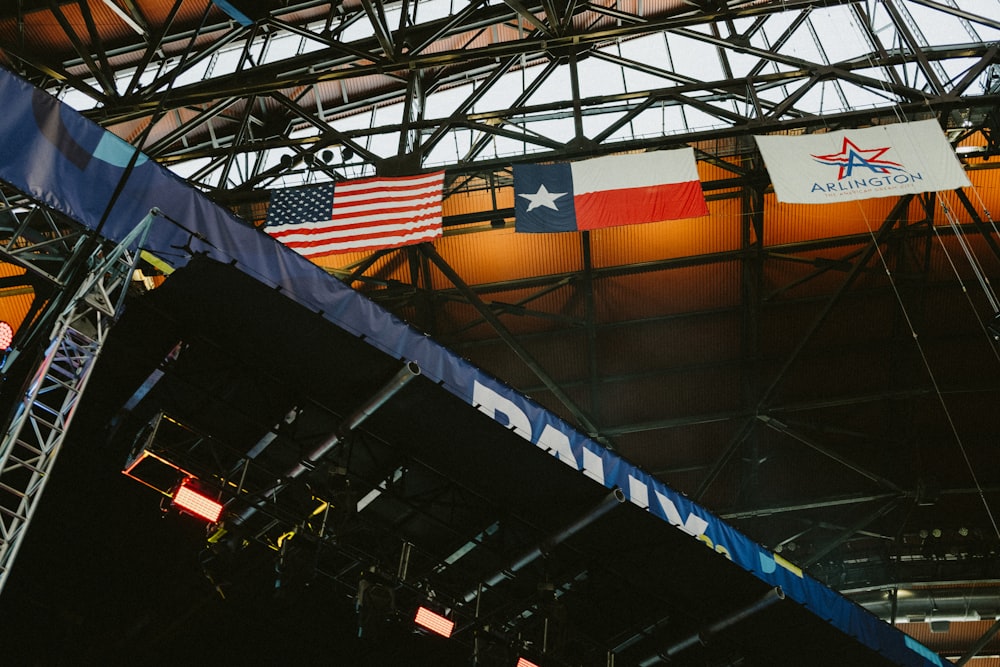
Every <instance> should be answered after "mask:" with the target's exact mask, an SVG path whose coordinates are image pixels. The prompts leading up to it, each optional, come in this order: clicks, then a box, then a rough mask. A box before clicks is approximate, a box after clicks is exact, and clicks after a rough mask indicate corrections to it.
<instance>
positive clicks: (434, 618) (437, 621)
mask: <svg viewBox="0 0 1000 667" xmlns="http://www.w3.org/2000/svg"><path fill="white" fill-rule="evenodd" d="M413 622H414V623H416V624H417V625H419V626H420V627H422V628H425V629H427V630H430V631H431V632H433V633H435V634H439V635H441V636H442V637H451V631H452V630H453V629H454V628H455V622H454V621H452V620H450V619H448V618H445V617H444V616H442V615H441V614H436V613H434V612H433V611H431V610H430V609H428V608H427V607H417V615H416V616H415V617H414V618H413Z"/></svg>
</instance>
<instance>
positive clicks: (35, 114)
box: [0, 69, 944, 667]
mask: <svg viewBox="0 0 1000 667" xmlns="http://www.w3.org/2000/svg"><path fill="white" fill-rule="evenodd" d="M0 99H3V100H4V103H5V107H6V108H5V110H4V111H5V113H4V114H2V115H0V179H3V180H4V181H6V182H8V183H10V184H11V185H13V186H14V187H16V188H18V189H19V190H21V191H23V192H24V193H25V194H28V195H30V196H32V197H34V198H35V199H37V200H38V201H40V202H42V203H44V204H46V205H48V206H50V207H52V208H54V209H56V210H58V211H61V212H63V213H65V214H66V215H67V216H69V217H70V218H72V219H74V220H76V221H78V222H79V223H81V224H83V225H84V226H86V227H88V228H90V229H93V230H98V229H99V230H100V233H101V234H102V235H103V236H104V237H106V238H108V239H111V240H113V241H121V240H122V239H123V238H124V237H125V236H126V235H127V234H128V232H129V231H131V229H132V228H133V227H135V225H137V224H138V223H139V222H140V221H141V220H142V219H143V218H144V217H145V216H146V215H147V214H148V213H149V212H150V211H153V210H157V211H159V212H160V215H159V216H157V218H156V219H155V220H154V222H153V226H152V228H151V230H150V234H149V237H148V239H147V245H146V248H145V249H146V250H147V251H149V252H151V253H152V254H154V255H156V256H157V257H159V258H160V259H161V260H162V261H164V262H166V263H168V264H169V265H171V266H173V267H174V268H180V267H181V266H183V265H184V264H186V263H187V262H188V261H189V260H190V258H191V257H192V256H193V255H195V254H204V255H208V256H209V257H211V258H213V259H216V260H218V261H220V262H223V263H226V264H234V265H235V266H236V267H237V268H239V269H241V270H242V271H244V272H245V273H247V274H248V275H251V276H253V277H254V278H256V279H258V280H260V281H261V282H263V283H264V284H267V285H271V286H272V287H274V288H276V289H279V290H281V291H282V292H284V293H285V294H286V295H287V296H288V297H289V298H291V299H293V300H294V301H296V302H298V303H299V304H301V305H303V306H305V307H307V308H309V309H311V310H313V311H315V312H318V313H320V314H322V315H323V316H324V317H325V318H326V319H328V320H329V321H330V322H333V323H334V324H336V325H337V326H339V327H341V328H342V329H344V330H346V331H350V332H352V333H354V334H355V335H357V336H360V337H363V338H365V339H366V340H367V341H368V342H369V343H370V344H371V345H373V346H374V347H376V348H378V349H380V350H382V351H384V352H385V353H387V354H389V355H391V356H393V357H394V358H396V359H399V360H402V361H415V362H416V363H417V364H419V365H420V368H421V372H422V374H423V375H425V376H427V377H428V378H430V379H431V380H432V381H434V382H437V383H439V384H441V385H442V386H443V387H444V388H445V389H447V390H448V391H449V392H451V393H453V394H454V395H456V396H458V397H459V398H461V399H462V400H463V401H465V402H466V403H468V404H469V405H471V406H474V407H475V408H476V409H478V410H480V411H482V412H483V413H485V414H486V415H488V416H490V417H491V418H493V419H494V420H496V421H497V422H498V423H500V424H502V425H503V426H505V427H508V428H510V429H512V430H514V431H515V432H516V433H517V434H518V435H520V436H521V437H522V438H524V439H525V440H527V441H529V442H531V443H532V444H534V445H536V446H537V447H539V448H540V449H542V450H544V451H546V452H548V453H550V454H551V455H552V456H555V457H557V458H558V460H560V461H561V462H562V463H564V464H566V465H567V466H569V467H571V468H573V469H574V470H576V471H578V472H579V473H580V474H583V475H586V476H588V477H590V478H591V479H593V480H594V481H595V482H596V483H600V484H603V485H604V486H605V487H607V488H609V489H611V488H616V487H617V488H620V489H621V490H622V491H623V492H624V493H625V495H626V496H627V497H628V499H629V501H630V502H632V503H634V504H635V505H637V506H639V507H641V508H643V509H645V510H647V511H649V512H650V513H651V514H654V515H655V516H657V517H659V518H660V519H662V520H663V521H665V522H667V523H668V524H670V525H671V526H674V527H675V528H676V529H677V530H681V531H683V532H685V533H686V534H688V535H690V537H691V539H695V540H699V541H701V542H702V543H704V545H705V548H706V549H707V550H709V551H710V552H711V553H706V558H728V559H730V560H732V561H733V562H734V563H736V564H737V565H739V566H740V567H742V568H743V569H745V570H746V571H747V572H750V573H752V574H753V575H755V576H756V577H758V578H759V579H761V580H763V581H765V582H767V583H768V584H770V585H772V586H781V587H782V589H783V590H784V591H785V595H786V597H788V598H791V599H793V600H795V601H797V602H798V603H800V604H802V605H803V606H804V607H806V608H807V609H809V610H811V611H812V612H813V613H815V614H816V615H817V616H818V617H820V618H822V619H824V620H826V621H827V622H829V623H830V624H832V625H833V626H835V627H836V628H838V629H839V630H841V631H842V632H844V633H846V634H848V635H850V636H852V637H854V638H855V639H857V641H859V642H860V643H862V644H864V645H866V646H868V647H870V648H872V649H873V650H876V651H878V652H879V653H880V654H882V655H883V656H885V657H886V658H887V659H889V660H891V661H893V662H895V663H896V664H898V665H901V666H902V667H928V666H930V665H934V666H935V667H942V666H943V664H944V663H943V662H942V660H941V658H939V657H938V656H937V655H936V654H934V653H933V652H932V651H930V650H929V649H927V648H926V647H924V646H923V645H921V644H919V643H918V642H916V641H914V640H912V639H911V638H910V637H908V636H907V635H905V634H904V633H902V632H901V631H899V630H898V629H896V628H894V627H892V626H891V625H889V624H887V623H885V622H883V621H881V620H880V619H878V618H877V617H876V616H874V615H873V614H871V613H869V612H868V611H867V610H865V609H863V608H861V607H860V606H858V605H856V604H854V603H852V602H850V601H849V600H848V599H847V598H845V597H843V596H841V595H840V594H838V593H836V592H835V591H833V590H832V589H830V588H828V587H827V586H825V585H823V584H822V583H820V582H819V581H818V580H816V579H813V578H811V577H810V576H809V575H807V574H805V573H803V572H802V570H800V569H799V568H798V567H796V566H795V565H793V564H792V563H790V562H788V561H786V560H785V559H783V558H782V557H781V556H780V555H778V554H775V553H772V552H771V551H769V550H767V549H765V548H764V547H762V546H760V545H759V544H757V543H755V542H753V541H752V540H750V539H749V538H748V537H746V536H745V535H743V534H742V533H740V532H739V531H737V530H736V529H735V528H733V527H732V526H729V525H727V524H726V523H724V522H723V521H722V520H721V519H719V518H718V517H716V516H715V515H713V514H712V513H711V512H709V511H707V510H706V509H705V508H703V507H701V506H699V505H698V504H696V503H694V502H692V501H690V500H689V499H688V498H686V497H685V496H683V495H682V494H680V493H678V492H677V491H674V490H673V489H671V488H669V487H668V486H667V485H665V484H664V483H663V482H661V481H660V480H658V479H656V478H654V477H653V476H652V475H650V474H649V473H647V472H645V471H643V470H641V469H639V468H638V467H636V466H635V465H633V464H631V463H629V462H628V461H626V460H624V459H622V458H621V457H619V456H618V455H617V454H615V453H613V452H611V451H609V450H607V449H606V448H605V447H603V446H602V445H600V444H599V443H597V442H595V441H594V440H591V439H590V438H588V437H587V436H585V435H583V434H582V433H580V432H579V431H577V430H576V429H575V428H573V427H572V426H570V425H569V424H568V423H566V422H564V421H563V420H561V419H560V418H559V417H557V416H555V415H553V414H552V413H550V412H549V411H548V410H546V409H545V408H543V407H541V406H540V405H538V404H537V403H535V402H534V401H532V400H531V399H529V398H526V397H525V396H523V395H521V394H520V393H518V392H517V391H515V390H514V389H512V388H510V387H508V386H507V385H505V384H503V383H502V382H500V381H498V380H497V379H496V378H493V377H492V376H490V375H488V374H486V373H484V372H482V371H481V370H479V369H478V368H476V367H474V366H472V365H471V364H469V363H468V362H467V361H465V360H464V359H462V358H461V357H460V356H458V355H456V354H455V353H453V352H451V351H450V350H448V349H447V348H445V347H442V346H441V345H439V344H437V343H436V342H434V341H433V340H431V339H430V338H428V337H427V336H426V335H425V334H423V333H421V332H420V331H418V330H416V329H414V328H412V327H411V326H409V325H408V324H406V323H405V322H403V321H402V320H399V319H398V318H396V317H395V316H393V315H391V314H390V313H388V312H386V311H385V310H383V309H382V308H381V307H379V306H377V305H376V304H375V303H373V302H372V301H370V300H369V299H367V298H366V297H364V296H363V295H361V294H359V293H358V292H355V291H354V290H353V289H351V288H350V287H348V286H346V285H344V284H343V283H341V282H340V281H338V280H336V279H334V278H333V277H331V276H330V275H328V274H327V273H326V272H325V271H323V270H322V269H321V268H319V267H318V266H316V265H315V264H313V263H312V262H310V261H309V260H307V259H305V258H304V257H302V256H301V255H299V254H298V253H296V252H294V251H292V250H289V249H288V248H286V247H285V246H283V245H281V244H280V243H278V242H277V241H275V240H274V239H272V238H271V237H269V236H268V235H267V234H265V233H263V232H261V231H259V230H257V229H255V228H253V227H251V226H250V225H248V224H247V223H245V222H244V221H242V220H240V219H239V218H237V217H236V216H234V215H233V214H232V213H231V212H230V211H228V210H227V209H225V208H223V207H221V206H219V205H217V204H215V203H214V202H212V201H211V200H210V199H208V198H207V197H206V196H204V195H203V194H202V193H200V192H199V191H197V190H196V189H194V188H192V187H190V186H189V185H188V184H187V183H185V182H184V181H182V180H181V179H179V178H178V177H176V176H175V175H174V174H172V173H171V172H170V171H168V170H167V169H165V168H163V167H162V166H160V165H159V164H157V163H156V162H154V161H153V160H149V159H147V158H146V157H145V156H142V155H139V156H136V155H135V149H134V148H133V147H132V146H131V145H129V144H128V143H126V142H124V141H123V140H121V139H119V138H118V137H116V136H114V135H113V134H111V133H110V132H107V131H105V130H104V129H103V128H101V127H99V126H98V125H96V124H94V123H92V122H90V121H89V120H87V119H85V118H84V117H83V116H81V115H80V114H78V113H77V112H75V111H73V110H72V109H70V108H69V107H66V106H65V105H63V104H61V103H60V102H58V101H57V100H55V99H54V98H52V97H51V96H49V95H48V94H46V93H44V92H41V91H39V90H37V89H35V88H33V87H32V86H31V85H29V84H28V83H26V82H24V81H23V80H21V79H19V78H18V77H16V76H15V75H13V74H11V73H10V72H8V71H6V70H2V69H0ZM133 160H134V169H132V170H131V172H128V170H127V167H128V165H129V163H130V162H131V161H133ZM126 173H127V174H128V176H127V179H125V180H124V182H122V179H123V178H125V175H126ZM119 188H120V195H119V196H118V197H117V198H116V199H115V201H114V205H113V206H112V207H111V209H110V211H109V210H107V209H108V205H109V202H111V201H112V199H113V198H114V193H115V191H116V189H119Z"/></svg>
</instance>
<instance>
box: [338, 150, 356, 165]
mask: <svg viewBox="0 0 1000 667" xmlns="http://www.w3.org/2000/svg"><path fill="white" fill-rule="evenodd" d="M340 157H342V158H344V162H347V161H348V160H350V159H351V158H352V157H354V149H353V148H351V147H350V146H344V148H343V149H341V151H340Z"/></svg>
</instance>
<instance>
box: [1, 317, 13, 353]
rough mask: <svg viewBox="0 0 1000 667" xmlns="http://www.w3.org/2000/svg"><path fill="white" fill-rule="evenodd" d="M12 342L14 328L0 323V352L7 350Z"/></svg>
mask: <svg viewBox="0 0 1000 667" xmlns="http://www.w3.org/2000/svg"><path fill="white" fill-rule="evenodd" d="M13 342H14V327H12V326H10V324H8V323H7V322H3V321H0V350H9V349H10V344H11V343H13Z"/></svg>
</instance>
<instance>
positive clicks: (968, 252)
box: [931, 198, 1000, 315]
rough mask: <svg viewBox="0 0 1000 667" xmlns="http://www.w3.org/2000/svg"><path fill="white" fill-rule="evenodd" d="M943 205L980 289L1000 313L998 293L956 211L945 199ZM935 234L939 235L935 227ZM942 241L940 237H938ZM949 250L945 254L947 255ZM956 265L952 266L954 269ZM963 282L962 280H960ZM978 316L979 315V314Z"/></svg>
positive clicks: (949, 223) (995, 310)
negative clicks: (966, 234) (963, 229)
mask: <svg viewBox="0 0 1000 667" xmlns="http://www.w3.org/2000/svg"><path fill="white" fill-rule="evenodd" d="M939 201H940V204H941V210H942V212H943V213H944V215H945V217H946V218H947V219H948V225H949V226H950V227H951V229H952V231H953V232H954V233H955V239H956V240H957V241H958V244H959V246H960V247H961V248H962V252H964V253H965V258H966V259H967V260H968V261H969V266H971V267H972V272H973V273H974V274H975V276H976V279H977V280H978V281H979V285H980V287H982V288H983V293H984V294H985V295H986V299H987V300H988V301H989V302H990V307H992V308H993V312H994V313H996V312H998V311H1000V301H998V300H997V296H996V293H995V292H994V291H993V286H992V285H991V284H990V279H989V277H988V276H987V275H986V272H985V271H984V270H983V267H982V264H981V263H980V262H979V258H978V257H976V253H975V251H974V250H973V249H972V247H971V246H970V245H969V242H968V240H967V239H966V238H965V233H964V232H963V231H962V228H961V226H960V225H959V224H958V218H957V217H956V216H955V213H954V211H952V209H951V208H950V207H949V206H948V203H947V202H945V201H944V198H939ZM931 226H932V227H934V233H935V234H938V231H937V228H936V226H935V225H933V224H932V225H931ZM938 238H939V239H940V235H939V236H938ZM942 247H944V242H943V241H942ZM947 252H948V251H947V248H946V249H945V253H947ZM949 259H950V258H949ZM954 266H955V265H954V264H952V267H954ZM955 275H956V276H957V275H958V270H957V269H956V270H955ZM959 280H961V278H959ZM977 315H978V313H977Z"/></svg>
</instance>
